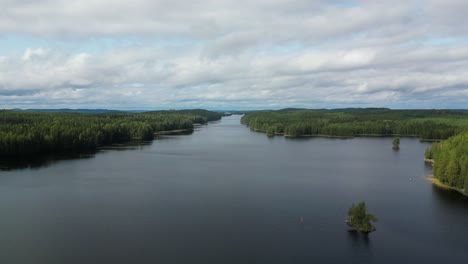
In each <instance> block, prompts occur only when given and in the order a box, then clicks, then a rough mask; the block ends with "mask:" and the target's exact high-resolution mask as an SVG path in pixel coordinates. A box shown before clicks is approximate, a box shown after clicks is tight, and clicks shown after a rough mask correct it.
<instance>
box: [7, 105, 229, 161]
mask: <svg viewBox="0 0 468 264" xmlns="http://www.w3.org/2000/svg"><path fill="white" fill-rule="evenodd" d="M219 119H221V115H220V114H219V113H216V112H211V111H206V110H201V109H196V110H179V111H153V112H144V113H127V112H116V113H101V114H85V113H50V112H49V113H46V112H41V113H39V112H24V111H10V110H2V111H0V156H3V157H15V156H31V155H38V154H47V153H54V152H64V151H65V152H77V151H83V150H95V149H96V148H97V147H99V146H103V145H108V144H112V143H118V142H126V141H130V140H151V139H153V138H154V133H156V132H158V131H163V130H174V129H192V128H193V124H194V123H206V122H208V121H213V120H219Z"/></svg>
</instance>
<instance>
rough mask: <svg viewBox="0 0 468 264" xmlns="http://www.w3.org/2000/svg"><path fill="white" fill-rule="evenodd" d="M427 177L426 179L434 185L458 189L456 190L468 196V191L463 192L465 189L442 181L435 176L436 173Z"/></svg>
mask: <svg viewBox="0 0 468 264" xmlns="http://www.w3.org/2000/svg"><path fill="white" fill-rule="evenodd" d="M425 179H426V181H428V182H430V183H432V184H433V185H434V186H437V187H439V188H441V189H445V190H450V191H456V192H458V193H460V194H461V195H464V196H467V197H468V193H465V192H463V190H461V189H458V188H455V187H452V186H449V185H447V184H445V183H442V182H441V181H440V180H439V179H436V178H434V175H431V176H429V177H426V178H425Z"/></svg>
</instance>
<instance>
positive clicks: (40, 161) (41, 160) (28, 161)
mask: <svg viewBox="0 0 468 264" xmlns="http://www.w3.org/2000/svg"><path fill="white" fill-rule="evenodd" d="M151 144H152V141H131V142H126V143H122V144H113V145H109V146H105V147H100V148H98V150H97V151H95V152H81V153H58V154H52V155H42V156H36V157H16V158H2V159H0V171H2V170H3V171H7V170H16V169H39V168H46V167H49V166H51V165H53V164H55V163H57V162H60V161H65V160H75V159H90V158H94V157H95V155H96V154H97V153H98V152H102V151H123V150H142V149H143V148H145V147H148V146H151Z"/></svg>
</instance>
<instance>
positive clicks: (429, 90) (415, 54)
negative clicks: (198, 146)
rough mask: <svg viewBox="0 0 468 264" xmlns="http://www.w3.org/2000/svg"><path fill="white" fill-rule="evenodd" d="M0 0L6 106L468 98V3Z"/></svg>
mask: <svg viewBox="0 0 468 264" xmlns="http://www.w3.org/2000/svg"><path fill="white" fill-rule="evenodd" d="M1 2H2V10H1V11H0V14H1V15H0V41H9V42H10V43H9V44H10V45H3V46H2V45H1V44H0V108H14V107H20V108H56V107H74V108H117V109H135V108H136V109H159V108H192V107H204V108H217V109H233V108H248V109H255V108H282V107H312V108H319V107H320V108H322V107H367V106H387V107H393V108H467V106H468V74H466V69H467V68H468V45H467V44H468V43H467V39H466V37H465V36H466V34H467V33H468V32H467V31H468V17H467V16H466V15H465V14H464V10H468V3H467V2H466V1H461V0H460V1H456V0H445V1H442V0H437V1H435V0H434V1H386V2H382V1H370V0H369V1H310V0H304V1H303V0H293V1H291V0H289V1H273V0H269V1H267V0H259V1H231V0H222V1H220V0H216V1H214V0H212V1H179V0H177V1H175V0H172V1H162V0H158V1H150V0H136V1H135V0H134V1H123V0H119V1H115V0H114V1H88V0H86V1H79V2H76V3H74V4H73V3H70V1H62V0H45V1H30V0H22V1H18V0H15V1H10V0H7V1H5V0H3V1H1ZM96 2H99V3H96ZM24 38H27V39H28V40H30V41H27V42H26V43H24ZM20 39H23V41H20ZM15 42H17V43H15ZM20 42H21V43H20ZM4 43H5V42H4ZM109 43H110V44H109ZM122 43H124V44H122ZM15 44H16V46H18V47H20V46H22V45H23V46H24V45H26V47H25V48H24V49H20V50H15V49H12V48H11V46H15ZM7 46H8V47H10V48H7ZM98 47H99V48H98Z"/></svg>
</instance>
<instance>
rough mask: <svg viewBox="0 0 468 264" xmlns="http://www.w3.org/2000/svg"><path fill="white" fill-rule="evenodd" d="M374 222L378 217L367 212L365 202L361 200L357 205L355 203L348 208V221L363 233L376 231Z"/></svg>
mask: <svg viewBox="0 0 468 264" xmlns="http://www.w3.org/2000/svg"><path fill="white" fill-rule="evenodd" d="M374 222H377V218H376V217H375V216H373V215H371V214H368V213H367V209H366V203H365V202H360V203H359V204H357V205H355V204H354V203H353V204H352V205H351V208H349V209H348V218H347V219H346V223H347V224H348V225H349V226H351V227H353V228H354V229H355V230H356V231H358V232H363V233H369V232H372V231H375V227H374V226H373V225H372V223H374Z"/></svg>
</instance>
